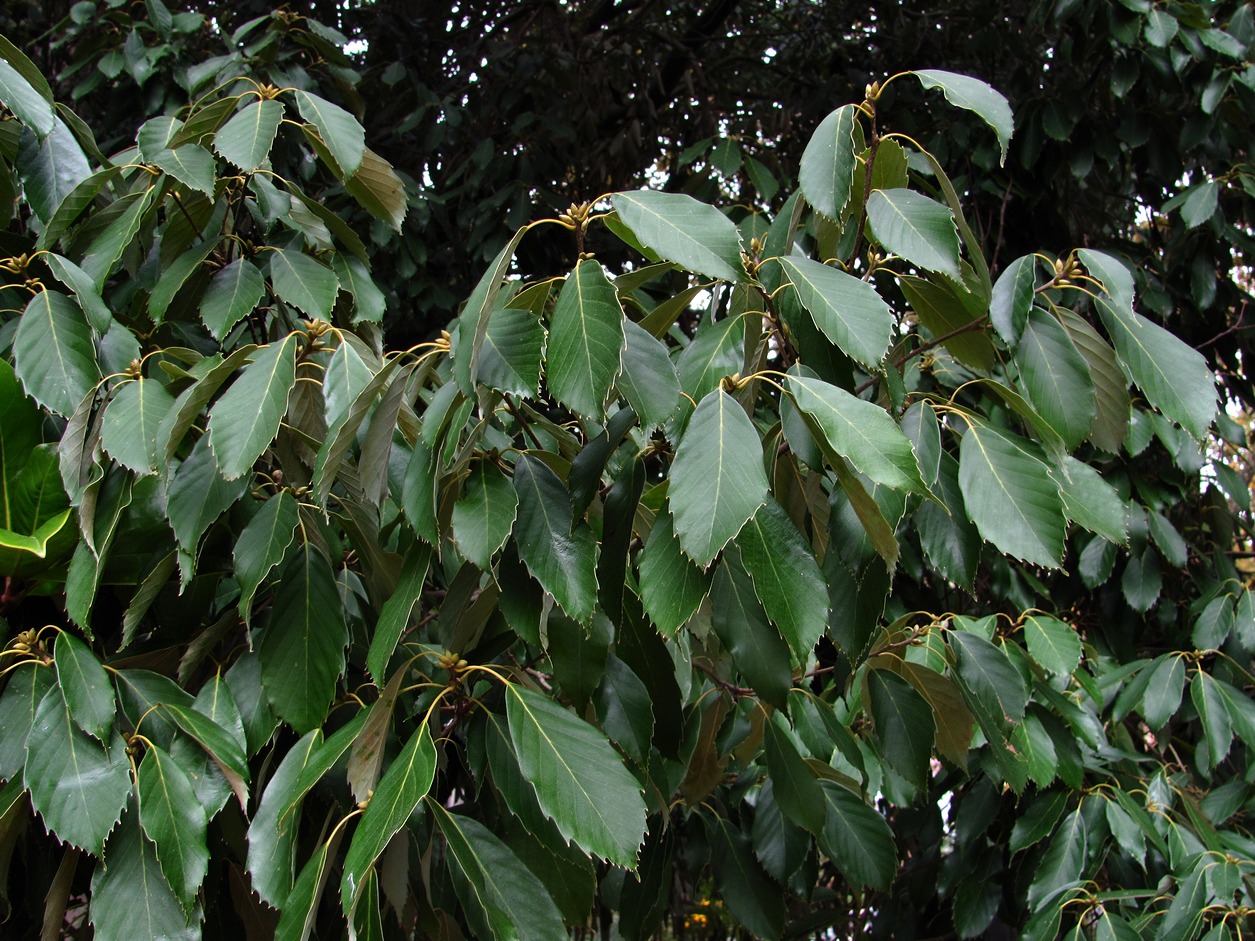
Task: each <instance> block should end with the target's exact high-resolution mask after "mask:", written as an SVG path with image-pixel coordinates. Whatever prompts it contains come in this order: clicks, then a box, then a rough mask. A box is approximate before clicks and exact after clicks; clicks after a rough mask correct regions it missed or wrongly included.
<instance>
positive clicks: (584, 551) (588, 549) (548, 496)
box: [514, 454, 597, 624]
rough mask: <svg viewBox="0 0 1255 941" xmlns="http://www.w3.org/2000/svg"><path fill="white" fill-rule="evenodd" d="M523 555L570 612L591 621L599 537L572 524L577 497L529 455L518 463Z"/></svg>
mask: <svg viewBox="0 0 1255 941" xmlns="http://www.w3.org/2000/svg"><path fill="white" fill-rule="evenodd" d="M514 491H515V493H516V494H518V518H517V519H516V520H515V525H514V543H515V545H517V546H518V551H519V557H520V558H521V559H522V560H523V562H524V563H525V564H526V565H527V568H528V570H529V571H530V572H531V573H532V574H533V575H534V576H535V577H536V580H537V581H538V582H540V584H541V585H542V586H544V588H545V590H546V591H547V592H549V594H551V595H553V597H554V598H555V599H556V600H557V602H558V604H559V605H561V606H562V610H563V611H565V612H566V613H567V614H568V615H570V616H571V617H572V618H574V619H575V620H576V621H579V622H580V623H581V624H587V623H588V620H589V618H591V617H592V615H593V609H594V608H595V606H596V603H597V542H596V540H595V539H594V538H593V533H592V531H591V530H590V529H589V528H588V527H587V526H586V525H585V524H584V523H583V522H580V523H578V524H576V525H575V526H572V524H571V515H572V514H571V498H570V495H569V494H568V493H567V490H566V487H564V486H563V485H562V481H561V480H560V479H559V478H558V475H557V474H555V473H554V472H553V471H552V470H550V469H549V467H548V465H546V464H545V463H544V462H543V461H541V460H539V459H538V458H535V457H532V456H530V455H527V454H524V455H523V456H521V457H520V458H519V459H518V461H517V462H516V463H515V465H514Z"/></svg>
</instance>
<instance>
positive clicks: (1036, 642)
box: [1024, 614, 1081, 677]
mask: <svg viewBox="0 0 1255 941" xmlns="http://www.w3.org/2000/svg"><path fill="white" fill-rule="evenodd" d="M1024 641H1025V643H1026V644H1027V645H1028V653H1029V656H1031V657H1032V658H1033V659H1034V660H1036V661H1037V664H1038V665H1039V666H1040V667H1042V669H1045V670H1048V671H1050V672H1051V673H1053V674H1054V675H1055V676H1064V677H1070V676H1071V675H1072V674H1073V673H1075V672H1076V667H1077V664H1079V663H1080V662H1081V638H1080V637H1079V636H1078V635H1077V633H1076V631H1075V630H1074V629H1073V628H1072V625H1070V624H1065V623H1064V622H1063V621H1060V620H1059V619H1058V618H1052V617H1049V616H1047V615H1044V614H1034V615H1029V616H1028V617H1027V618H1025V619H1024Z"/></svg>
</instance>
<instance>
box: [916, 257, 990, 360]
mask: <svg viewBox="0 0 1255 941" xmlns="http://www.w3.org/2000/svg"><path fill="white" fill-rule="evenodd" d="M898 283H899V285H900V286H901V288H902V294H903V296H904V297H905V298H906V300H907V302H908V303H909V304H910V305H911V307H912V309H914V311H915V313H916V315H917V316H918V317H919V321H920V323H921V324H923V326H924V328H925V329H926V330H927V331H928V332H929V333H930V334H932V337H933V339H934V340H942V345H943V346H945V348H946V350H947V351H949V352H950V354H951V355H953V356H954V358H955V359H957V360H958V361H959V362H960V363H962V364H963V365H965V366H968V367H971V368H972V369H976V370H980V371H983V372H992V371H993V370H994V368H995V365H994V364H995V363H996V362H997V361H998V354H997V351H996V350H995V349H994V344H993V340H992V339H991V338H990V335H989V331H988V330H987V329H985V324H984V318H985V315H986V310H985V304H986V301H985V300H984V299H983V297H981V296H980V295H977V294H974V293H972V292H971V291H969V290H968V289H967V288H966V287H965V286H960V285H958V284H955V283H953V282H950V281H944V280H941V279H937V280H933V281H926V280H924V279H923V278H916V277H913V276H911V275H901V276H900V277H899V278H898ZM942 338H944V340H943V339H942Z"/></svg>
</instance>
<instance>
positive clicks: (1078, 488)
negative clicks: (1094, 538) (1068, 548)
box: [1052, 457, 1128, 545]
mask: <svg viewBox="0 0 1255 941" xmlns="http://www.w3.org/2000/svg"><path fill="white" fill-rule="evenodd" d="M1063 471H1064V473H1062V474H1055V475H1053V476H1054V477H1055V480H1056V481H1058V483H1059V496H1061V497H1062V498H1063V512H1064V514H1065V515H1066V516H1067V518H1068V519H1070V520H1072V521H1073V522H1074V523H1077V524H1078V525H1080V526H1084V527H1085V528H1086V529H1088V530H1089V531H1090V532H1091V533H1097V534H1098V535H1100V536H1102V537H1103V538H1104V539H1106V540H1108V541H1109V542H1113V543H1116V544H1117V545H1123V544H1124V543H1125V542H1127V540H1128V521H1127V510H1126V509H1125V505H1124V501H1123V500H1122V499H1120V494H1119V493H1117V492H1116V489H1115V488H1114V487H1113V486H1111V484H1110V483H1108V482H1107V481H1106V480H1105V479H1103V477H1102V475H1101V474H1099V473H1098V471H1097V470H1095V469H1094V468H1093V467H1091V466H1090V465H1089V464H1084V463H1082V462H1080V461H1078V460H1076V458H1074V457H1065V458H1064V459H1063ZM1052 473H1053V472H1052Z"/></svg>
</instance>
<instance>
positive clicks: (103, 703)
mask: <svg viewBox="0 0 1255 941" xmlns="http://www.w3.org/2000/svg"><path fill="white" fill-rule="evenodd" d="M53 659H54V661H55V663H56V665H57V684H58V685H59V686H60V687H61V695H62V696H63V697H64V698H65V706H66V708H67V709H68V710H69V712H70V717H71V718H72V719H73V720H74V724H75V725H77V726H78V727H79V728H80V729H82V730H83V731H84V732H86V733H87V734H88V735H90V736H91V737H92V738H94V739H96V741H98V742H100V743H101V744H102V745H104V746H106V747H108V746H109V744H110V733H111V732H112V731H113V719H114V716H115V715H116V713H117V710H118V707H117V704H116V703H115V702H114V699H113V685H112V684H111V683H110V682H109V674H108V673H106V672H105V668H104V667H103V666H101V665H100V661H99V660H97V659H96V655H95V654H93V653H92V652H91V649H90V648H89V647H88V646H87V645H86V644H84V643H83V642H82V641H81V640H79V639H78V638H77V637H75V636H73V635H72V634H70V633H68V632H66V631H62V632H61V633H59V634H57V640H56V643H55V644H54V645H53Z"/></svg>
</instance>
